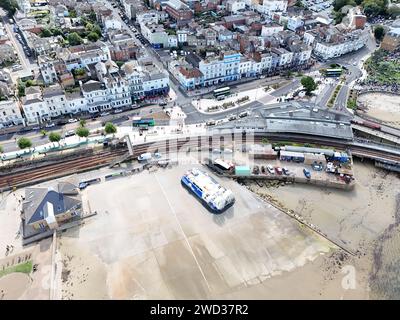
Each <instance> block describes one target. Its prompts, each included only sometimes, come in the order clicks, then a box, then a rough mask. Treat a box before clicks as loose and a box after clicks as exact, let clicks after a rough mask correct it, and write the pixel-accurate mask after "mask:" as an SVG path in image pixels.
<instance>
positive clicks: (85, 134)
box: [75, 127, 89, 138]
mask: <svg viewBox="0 0 400 320" xmlns="http://www.w3.org/2000/svg"><path fill="white" fill-rule="evenodd" d="M75 132H76V134H77V135H78V136H79V137H81V138H86V137H88V136H89V130H88V129H87V128H84V127H79V128H78V129H76V131H75Z"/></svg>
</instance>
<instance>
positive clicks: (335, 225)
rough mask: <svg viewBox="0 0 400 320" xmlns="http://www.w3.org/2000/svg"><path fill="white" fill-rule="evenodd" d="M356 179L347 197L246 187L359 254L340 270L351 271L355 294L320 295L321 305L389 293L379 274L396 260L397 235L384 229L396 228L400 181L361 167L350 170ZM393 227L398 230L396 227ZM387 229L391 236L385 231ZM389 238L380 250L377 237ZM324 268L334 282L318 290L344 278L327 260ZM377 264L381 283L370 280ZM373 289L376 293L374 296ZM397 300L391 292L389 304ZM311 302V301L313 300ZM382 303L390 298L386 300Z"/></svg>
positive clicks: (307, 190)
mask: <svg viewBox="0 0 400 320" xmlns="http://www.w3.org/2000/svg"><path fill="white" fill-rule="evenodd" d="M355 176H356V179H358V180H357V185H356V187H355V190H354V191H351V192H341V191H335V192H332V191H331V190H328V189H325V190H323V192H322V193H321V190H319V189H316V188H314V187H308V186H299V185H287V186H279V185H278V187H269V188H267V187H265V188H259V187H258V185H254V184H252V183H250V182H249V183H248V184H247V186H248V187H249V188H250V189H252V190H253V191H254V192H257V193H260V194H266V195H267V196H268V197H269V198H270V199H271V200H272V201H274V202H275V203H276V204H277V205H281V206H283V207H284V208H285V210H288V209H290V210H293V211H295V212H296V213H298V214H301V215H302V216H304V217H305V218H306V219H307V220H308V221H311V222H312V223H313V224H315V225H317V226H318V227H319V228H320V229H321V230H322V231H324V232H325V233H327V234H328V235H330V234H332V235H334V236H336V235H337V236H338V237H340V239H342V241H344V242H345V243H347V244H348V245H349V246H350V247H352V248H353V250H358V251H359V253H358V255H357V256H356V257H348V259H346V263H345V264H342V266H351V267H354V268H355V271H356V279H357V286H356V289H355V290H346V294H345V295H344V296H340V297H339V296H338V293H339V292H338V291H336V293H335V291H334V290H333V291H332V289H330V290H328V291H323V292H320V293H319V297H320V298H322V299H325V298H334V299H338V298H344V299H346V298H349V299H355V298H356V299H368V298H373V299H376V298H379V297H382V296H385V295H383V294H382V292H386V291H391V289H390V288H391V286H393V285H394V284H390V283H388V281H384V273H386V272H388V271H389V270H388V269H390V266H392V265H393V261H398V260H399V258H397V257H399V248H400V247H399V245H400V237H398V233H396V230H397V229H394V228H390V227H389V226H390V225H393V224H394V223H395V212H396V211H398V208H397V207H396V205H398V204H397V203H396V197H397V196H398V192H399V191H398V190H400V181H399V179H398V177H397V176H396V174H393V173H388V172H385V171H383V170H378V169H376V168H373V167H372V166H371V165H367V164H363V163H360V162H357V163H356V165H355ZM396 227H397V228H398V229H400V228H399V227H398V225H396ZM388 228H389V229H391V230H390V231H388V230H387V229H388ZM388 232H389V234H388V235H387V236H386V237H384V238H387V240H388V241H387V242H388V243H387V244H382V243H381V240H382V234H384V233H388ZM396 238H397V239H396ZM379 245H381V246H382V247H383V248H380V249H381V251H382V254H381V257H379V260H380V262H379V261H377V259H376V252H377V250H378V249H379ZM396 250H397V251H396ZM336 252H338V251H336ZM326 263H327V265H328V269H330V268H332V267H333V270H335V269H336V273H334V274H336V276H333V278H332V277H329V276H328V278H324V279H325V281H324V284H323V285H322V287H326V288H331V286H332V285H333V284H334V283H335V281H339V280H340V279H342V278H343V276H344V274H341V270H340V268H339V269H338V267H340V266H339V265H337V264H336V263H335V262H333V261H332V260H331V259H330V258H327V259H326ZM377 263H378V264H379V265H380V266H379V267H378V269H379V270H380V271H379V272H378V273H379V274H380V278H379V277H375V278H371V276H372V272H373V270H374V268H375V269H376V264H377ZM307 268H309V269H312V266H310V265H309V264H308V265H306V266H305V267H303V268H302V269H307ZM396 270H397V269H396ZM314 271H316V270H314ZM397 271H398V270H397ZM304 272H306V271H304ZM375 272H376V271H375ZM324 273H326V270H325V272H324ZM314 276H315V277H317V278H318V277H320V276H321V275H320V274H318V272H316V273H315V274H314V275H312V277H311V278H312V279H313V277H314ZM290 277H291V275H288V276H287V278H290ZM304 277H307V276H304ZM395 277H396V271H394V270H392V278H395ZM327 279H330V280H327ZM392 280H393V279H392ZM377 282H379V283H377ZM311 283H312V281H311ZM370 287H372V291H371V289H370ZM378 288H380V289H379V290H381V292H377V290H378ZM399 296H400V294H399V292H395V293H394V292H392V294H391V295H390V298H395V297H397V298H399ZM313 297H314V298H315V294H314V295H313ZM386 297H389V296H388V295H386Z"/></svg>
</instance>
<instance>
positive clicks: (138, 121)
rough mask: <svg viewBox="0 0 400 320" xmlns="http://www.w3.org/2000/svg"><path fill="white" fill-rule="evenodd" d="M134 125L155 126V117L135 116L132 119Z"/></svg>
mask: <svg viewBox="0 0 400 320" xmlns="http://www.w3.org/2000/svg"><path fill="white" fill-rule="evenodd" d="M132 126H133V127H140V128H143V127H154V119H153V118H140V117H135V118H133V120H132Z"/></svg>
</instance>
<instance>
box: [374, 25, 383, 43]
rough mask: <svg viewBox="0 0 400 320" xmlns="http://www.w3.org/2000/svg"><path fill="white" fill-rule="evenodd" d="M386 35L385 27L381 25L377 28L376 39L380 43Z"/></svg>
mask: <svg viewBox="0 0 400 320" xmlns="http://www.w3.org/2000/svg"><path fill="white" fill-rule="evenodd" d="M384 35H385V29H384V28H383V26H381V25H379V26H376V27H375V29H374V36H375V39H376V40H378V41H382V39H383V36H384Z"/></svg>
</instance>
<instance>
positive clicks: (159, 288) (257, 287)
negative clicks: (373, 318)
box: [60, 162, 400, 299]
mask: <svg viewBox="0 0 400 320" xmlns="http://www.w3.org/2000/svg"><path fill="white" fill-rule="evenodd" d="M354 170H355V176H356V179H357V184H356V187H355V189H354V190H353V191H342V190H336V189H326V188H323V189H320V188H317V187H315V186H308V185H302V184H298V185H285V186H279V187H276V186H273V187H272V186H269V187H259V186H258V185H257V184H252V183H249V184H246V186H247V187H248V188H249V189H250V190H252V191H254V192H255V193H258V194H263V195H267V196H268V197H269V198H270V201H272V203H274V204H275V205H280V206H282V207H283V208H284V209H285V210H289V209H291V210H293V211H294V212H296V213H298V214H300V215H301V216H303V217H304V218H305V219H306V220H308V221H309V222H311V223H313V224H314V225H316V226H317V227H318V228H319V229H320V230H321V231H322V232H324V233H326V234H327V235H328V238H329V237H332V238H335V239H337V240H340V241H341V242H342V243H344V244H345V246H346V247H347V248H348V249H349V250H351V251H354V252H356V255H354V256H353V255H351V254H348V253H346V252H345V251H343V250H341V249H339V248H338V247H336V246H335V245H334V244H332V243H330V242H328V241H327V240H325V239H323V238H321V237H320V236H318V235H316V234H315V233H314V232H313V231H311V230H310V229H308V228H307V227H304V226H302V225H300V224H299V223H298V222H296V221H295V220H293V219H292V218H290V217H289V216H287V215H286V214H283V213H280V214H279V219H278V220H276V221H275V220H274V219H275V218H276V215H277V213H276V210H275V209H273V207H271V206H270V205H269V204H268V203H266V202H265V209H264V210H267V211H265V213H264V214H262V213H261V212H259V211H257V210H258V209H257V210H256V208H259V206H258V205H257V201H256V200H255V199H253V200H252V201H253V202H250V203H249V202H247V200H249V199H247V198H246V197H248V195H247V193H248V191H247V190H246V188H243V187H242V186H240V185H238V184H237V183H236V182H234V181H232V180H226V182H225V181H224V183H225V184H227V187H229V188H232V189H234V193H235V194H239V193H241V197H244V198H246V201H244V202H243V204H244V205H247V206H249V208H248V209H249V210H250V209H251V208H253V209H251V210H256V211H254V213H252V214H250V212H252V211H249V213H244V211H243V212H240V213H239V212H236V213H235V215H234V216H233V217H229V218H228V219H224V220H225V221H224V222H222V223H221V222H218V221H217V220H218V219H217V220H215V221H214V223H215V224H211V225H210V224H209V222H207V221H208V216H207V214H205V213H201V214H199V215H196V214H195V215H190V218H189V216H188V215H187V213H183V212H182V215H181V214H180V213H179V212H178V216H177V217H178V220H180V223H181V225H182V226H183V229H184V230H185V233H186V234H187V235H188V240H189V243H190V245H191V247H192V248H193V251H194V252H195V254H196V256H197V259H198V260H199V265H200V266H201V267H202V269H203V271H204V275H205V279H206V282H205V281H204V280H205V279H204V277H202V275H201V274H200V273H199V272H198V271H197V267H196V265H195V264H194V263H193V260H192V258H191V254H190V251H189V250H188V247H187V245H186V244H185V242H184V241H183V239H182V235H181V232H180V231H179V229H177V228H176V226H175V222H174V221H173V220H170V219H171V217H170V216H169V215H170V213H168V210H167V211H165V210H166V208H165V204H164V203H163V201H162V199H161V198H162V197H161V198H159V199H158V200H157V201H153V202H152V204H151V206H152V209H151V210H150V209H149V205H150V202H149V200H145V199H149V197H151V194H152V192H154V191H153V190H152V187H150V186H151V185H154V184H155V183H156V182H155V181H154V180H153V181H151V182H149V181H148V180H146V179H149V178H148V177H151V174H149V173H146V172H145V173H143V174H142V175H139V176H135V177H132V178H130V179H132V180H131V181H129V180H128V181H129V182H125V184H128V183H129V184H132V185H130V187H128V188H127V190H129V192H130V193H131V194H134V195H135V202H134V206H132V202H131V201H130V199H126V197H124V195H123V193H124V192H126V191H124V188H126V185H125V184H124V183H122V182H123V181H124V180H114V181H111V182H107V188H106V189H105V190H106V194H105V195H104V196H100V197H98V203H96V205H93V203H91V206H92V209H95V210H99V212H100V213H99V214H98V216H95V217H94V218H89V219H88V220H87V221H86V222H85V225H84V226H83V227H81V228H80V229H71V230H68V231H67V232H64V233H63V234H62V236H61V239H60V243H61V244H60V252H61V253H62V256H63V262H64V268H63V284H62V298H63V299H183V298H191V299H210V298H211V299H278V298H284V299H368V298H370V297H374V298H375V297H378V296H377V289H376V288H377V287H379V288H382V277H379V275H381V274H383V273H384V272H385V270H386V269H385V268H386V267H387V266H388V263H391V262H392V261H393V259H391V258H392V257H393V252H396V251H395V250H396V248H398V246H396V245H394V246H393V245H392V249H390V245H385V246H384V248H383V249H382V250H381V252H380V254H378V255H379V259H378V260H379V261H378V264H379V268H376V261H377V258H376V256H377V253H376V252H377V250H378V249H379V248H378V249H377V242H379V241H380V240H379V239H380V237H381V235H382V234H386V233H387V228H388V227H389V226H390V225H392V224H394V223H395V222H396V219H395V215H394V212H395V210H396V201H395V198H396V195H397V192H398V190H400V180H399V179H398V177H397V175H395V174H393V173H388V172H386V171H383V170H380V169H377V168H374V167H373V166H372V165H371V164H367V163H361V162H356V163H355V167H354ZM164 172H165V174H159V175H158V177H159V178H158V179H160V180H161V184H165V188H166V190H167V191H166V192H167V193H168V194H170V195H171V197H170V201H171V202H172V204H173V205H174V204H175V203H180V206H178V207H175V208H176V210H179V209H178V208H180V207H181V206H182V205H183V206H185V205H186V201H188V205H190V204H192V205H194V206H193V210H194V211H196V210H197V208H198V205H199V207H201V205H200V204H197V203H196V202H193V199H192V198H191V197H190V196H189V197H188V198H186V196H184V195H182V193H179V192H178V193H177V194H176V195H175V193H174V192H175V191H174V188H175V187H174V186H172V185H169V183H172V182H168V181H174V180H176V179H175V176H174V175H173V174H172V173H171V172H172V171H171V170H167V171H164ZM146 175H147V177H146ZM124 179H125V178H124ZM141 179H144V180H143V181H141ZM145 181H146V184H145ZM141 186H146V187H145V188H143V187H141ZM96 188H99V189H96ZM100 188H104V187H102V186H101V185H98V186H96V187H91V188H89V189H88V191H87V192H90V193H92V194H95V193H98V192H104V191H100ZM240 190H242V191H240ZM141 193H143V197H142V195H141ZM85 196H87V195H85ZM178 196H179V197H178ZM175 197H177V198H176V199H175ZM111 199H118V206H113V207H112V208H113V212H111V211H108V210H110V209H109V208H108V207H107V204H109V202H110V201H112V200H111ZM182 201H183V202H182ZM238 201H239V202H238V204H237V205H238V206H239V204H240V203H241V202H242V200H241V198H239V200H238ZM235 206H236V204H235ZM146 208H147V209H146ZM268 208H271V209H268ZM104 210H105V212H101V211H104ZM136 210H139V211H136ZM269 211H270V213H267V212H269ZM154 212H158V213H157V215H154ZM246 212H247V211H246ZM274 212H275V213H274ZM237 214H239V217H238V216H237ZM268 216H271V217H268ZM226 217H228V216H226ZM214 218H215V217H214ZM220 218H223V217H220ZM191 219H194V220H193V221H191ZM237 219H238V220H237ZM278 221H279V222H278ZM239 222H240V223H239ZM277 222H278V223H277ZM295 226H297V227H295ZM264 228H265V229H264ZM116 232H117V233H116ZM390 239H392V238H389V240H390ZM233 248H234V249H233ZM263 248H267V250H265V249H263ZM260 250H261V251H260ZM262 250H264V254H263V253H262ZM393 250H394V251H393ZM387 252H390V253H389V255H387V254H386V253H387ZM268 255H272V258H271V257H268ZM287 255H289V256H290V257H289V256H287ZM288 258H289V259H288ZM389 261H390V262H389ZM271 262H272V264H271ZM375 269H376V270H375ZM372 272H374V273H375V274H376V277H375V278H374V281H375V282H373V286H372V287H373V289H374V292H372V293H371V289H370V287H371V274H372ZM377 279H378V280H379V279H380V281H381V282H380V283H379V285H376V284H377V283H378V282H377ZM207 284H208V285H209V286H210V288H209V289H207ZM383 287H384V288H383V292H385V290H386V287H385V284H383ZM210 290H211V291H210ZM381 291H382V290H381ZM371 294H372V295H371ZM380 296H381V295H380ZM380 296H379V297H380Z"/></svg>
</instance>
